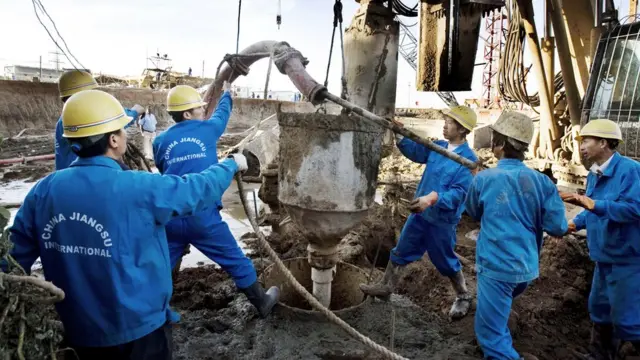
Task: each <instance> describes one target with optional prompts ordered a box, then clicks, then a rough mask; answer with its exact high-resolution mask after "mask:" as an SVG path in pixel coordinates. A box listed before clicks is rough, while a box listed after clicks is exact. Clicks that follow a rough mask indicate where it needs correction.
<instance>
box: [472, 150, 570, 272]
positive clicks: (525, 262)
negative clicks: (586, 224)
mask: <svg viewBox="0 0 640 360" xmlns="http://www.w3.org/2000/svg"><path fill="white" fill-rule="evenodd" d="M465 204H466V207H465V209H466V211H467V213H468V214H469V215H470V216H471V217H473V218H474V219H476V220H478V221H480V235H479V236H478V242H477V244H476V270H477V272H478V274H481V275H485V276H488V277H490V278H492V279H495V280H499V281H507V282H512V283H521V282H528V281H531V280H534V279H536V278H537V277H538V276H539V273H540V271H539V258H540V250H541V248H542V241H543V232H545V231H546V232H547V233H548V234H550V235H552V236H562V235H564V234H565V233H566V232H567V228H568V224H567V220H566V218H565V207H564V203H563V202H562V199H561V198H560V195H559V194H558V190H557V189H556V186H555V184H554V183H553V182H552V181H551V180H550V179H549V178H548V177H547V176H546V175H544V174H542V173H539V172H537V171H535V170H532V169H529V168H528V167H526V165H525V164H524V163H523V162H522V161H520V160H516V159H502V160H500V161H498V166H497V167H495V168H493V169H488V170H484V171H481V172H480V173H478V175H476V177H475V179H474V180H473V183H472V184H471V188H470V189H469V194H468V195H467V199H466V201H465Z"/></svg>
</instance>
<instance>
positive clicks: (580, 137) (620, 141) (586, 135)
mask: <svg viewBox="0 0 640 360" xmlns="http://www.w3.org/2000/svg"><path fill="white" fill-rule="evenodd" d="M586 137H592V138H598V139H609V140H616V141H618V142H619V143H623V142H624V141H622V139H615V138H609V137H602V136H598V135H592V134H584V135H580V134H578V135H576V140H578V141H582V139H584V138H586Z"/></svg>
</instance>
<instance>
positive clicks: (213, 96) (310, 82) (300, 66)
mask: <svg viewBox="0 0 640 360" xmlns="http://www.w3.org/2000/svg"><path fill="white" fill-rule="evenodd" d="M265 53H271V54H272V57H273V62H274V64H275V65H276V67H277V68H278V70H279V71H280V72H281V73H283V74H286V75H287V76H288V77H289V79H291V81H292V82H293V84H294V85H295V87H296V88H297V89H298V90H299V91H300V92H301V93H302V94H304V95H305V96H306V97H307V98H308V99H309V101H311V103H312V104H314V105H318V104H321V103H322V102H323V101H324V100H325V99H326V100H329V101H331V102H334V103H336V104H338V105H340V106H342V107H344V108H345V109H347V110H350V111H351V112H353V113H355V114H357V115H360V116H362V117H363V118H364V119H366V120H369V121H373V122H375V123H377V124H378V125H380V126H382V127H385V128H387V129H390V130H392V131H393V132H395V133H398V134H401V135H403V136H405V137H407V138H409V139H411V140H413V141H415V142H417V143H418V144H421V145H424V146H426V147H427V148H429V149H431V150H433V151H435V152H437V153H439V154H441V155H442V156H445V157H447V158H449V159H451V160H453V161H455V162H457V163H460V164H462V165H464V166H466V167H468V168H469V169H475V168H476V167H477V166H478V165H477V164H476V163H474V162H473V161H471V160H469V159H466V158H463V157H461V156H460V155H458V154H456V153H453V152H451V151H448V150H447V149H445V148H443V147H441V146H438V145H436V144H434V143H433V142H432V141H429V140H427V139H424V138H421V137H420V136H418V135H416V134H415V133H413V132H411V131H409V130H407V129H405V128H402V127H400V126H398V125H396V124H394V123H393V122H391V121H389V120H387V119H385V118H383V117H380V116H378V115H375V114H374V113H372V112H369V111H367V110H365V109H363V108H361V107H358V106H356V105H354V104H352V103H350V102H348V101H346V100H344V99H342V98H340V97H339V96H335V95H333V94H331V93H330V92H329V91H327V88H326V87H324V86H323V85H321V84H319V83H318V82H317V81H315V80H314V79H313V78H312V77H311V75H309V73H307V70H306V69H305V66H306V65H307V63H308V61H307V59H306V58H305V57H304V56H302V54H301V53H300V52H299V51H298V50H296V49H294V48H292V47H291V46H289V44H288V43H286V42H275V41H261V42H258V43H255V44H253V45H251V46H249V47H248V48H246V49H244V50H242V52H241V54H242V55H243V57H242V63H243V65H244V66H246V67H247V68H248V67H249V66H250V65H251V64H253V63H254V62H256V61H258V60H260V59H262V58H265V57H266V56H265ZM251 54H256V56H255V57H245V56H246V55H251ZM239 75H240V74H239V73H238V72H237V71H233V70H232V69H231V67H230V66H229V65H227V66H225V67H224V68H222V70H221V71H220V73H219V74H218V76H217V77H216V79H215V80H214V81H213V83H212V84H211V85H210V86H209V89H207V92H206V94H205V101H207V103H208V104H207V113H206V116H207V117H209V116H211V113H212V112H213V109H214V108H215V106H216V104H217V101H218V98H219V97H220V94H221V91H222V84H223V82H224V81H225V80H227V81H229V82H233V81H234V80H235V79H236V78H237V77H238V76H239Z"/></svg>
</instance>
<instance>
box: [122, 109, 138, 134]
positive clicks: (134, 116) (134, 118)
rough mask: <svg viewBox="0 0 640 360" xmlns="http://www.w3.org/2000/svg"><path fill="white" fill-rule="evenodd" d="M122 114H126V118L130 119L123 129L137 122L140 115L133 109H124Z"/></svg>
mask: <svg viewBox="0 0 640 360" xmlns="http://www.w3.org/2000/svg"><path fill="white" fill-rule="evenodd" d="M124 112H125V113H126V114H127V116H129V117H131V118H132V119H131V121H129V123H128V124H127V125H125V126H124V128H125V129H126V128H128V127H129V126H131V125H133V124H135V123H136V122H137V120H138V116H140V114H139V113H138V112H137V111H135V110H133V109H124Z"/></svg>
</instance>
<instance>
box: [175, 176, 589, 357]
mask: <svg viewBox="0 0 640 360" xmlns="http://www.w3.org/2000/svg"><path fill="white" fill-rule="evenodd" d="M414 188H415V187H413V188H412V187H407V188H403V189H400V190H397V189H396V190H395V191H394V192H393V194H394V195H393V196H402V197H405V198H406V197H408V196H411V195H412V192H413V191H414ZM390 198H391V196H386V197H385V199H384V200H385V205H383V206H377V207H374V208H373V209H372V210H371V213H370V216H369V218H368V219H367V220H366V222H365V223H364V224H363V226H361V227H359V228H357V229H355V230H354V231H353V232H352V233H351V234H350V235H349V236H347V237H346V238H345V239H343V241H342V242H341V244H340V246H341V253H340V260H341V261H345V262H348V263H351V264H354V265H358V266H360V267H361V268H362V269H364V270H365V271H366V272H367V273H368V272H369V270H370V266H371V263H372V261H373V259H372V255H371V252H372V250H371V249H372V248H373V249H374V250H373V252H374V253H375V249H376V248H377V246H378V245H379V244H380V243H381V242H380V240H381V239H382V246H381V249H382V250H381V252H380V254H379V259H378V261H377V262H376V264H377V265H378V267H379V268H378V269H377V271H376V272H375V275H374V277H375V278H377V277H379V276H380V275H381V271H383V270H384V265H385V264H386V262H387V260H388V257H389V255H388V254H389V250H390V248H391V247H392V246H393V245H394V244H395V239H396V236H397V234H398V233H399V232H400V230H401V228H402V224H403V222H404V220H405V216H406V215H407V214H408V211H407V209H406V206H404V205H403V204H404V202H402V201H399V202H398V204H399V205H397V206H396V209H395V210H394V209H393V208H392V207H391V206H390V205H389V201H390ZM477 229H478V224H477V223H476V222H475V221H473V220H472V219H470V218H469V217H466V216H464V217H463V220H462V221H461V223H460V225H459V227H458V245H457V248H456V252H457V253H458V254H459V255H460V256H461V258H462V262H463V264H464V272H465V276H466V278H467V284H468V286H469V289H470V290H471V292H472V293H473V294H474V295H475V293H476V274H475V272H474V259H475V240H474V237H473V236H472V235H468V234H469V233H470V232H471V233H473V232H474V230H477ZM380 233H385V234H386V235H385V236H382V237H376V236H375V234H380ZM300 236H301V235H300V233H298V232H297V231H295V230H294V231H291V232H287V233H286V234H285V235H282V236H281V235H278V234H271V235H270V236H269V239H268V240H269V242H270V243H271V245H272V246H273V248H274V249H275V250H276V251H277V252H278V253H279V254H281V257H282V258H292V257H299V256H305V254H306V250H305V248H306V242H305V241H304V239H302V240H301V241H300V239H301V238H300ZM252 237H253V236H252V234H247V235H246V236H245V240H246V241H248V246H249V247H252V246H256V243H255V242H253V243H252V242H251V238H252ZM344 249H349V251H347V252H345V251H344ZM254 256H255V258H254V261H255V262H256V268H257V269H258V271H259V272H261V271H262V270H263V269H264V268H265V266H267V265H268V264H269V261H265V260H264V259H261V258H259V252H258V251H257V250H256V251H255V252H254ZM540 267H541V276H540V278H539V279H537V280H535V281H534V282H533V283H532V284H531V285H530V287H529V288H528V289H527V290H526V292H525V293H524V294H523V295H521V296H520V297H518V298H517V299H516V300H515V301H514V306H513V310H512V315H511V319H510V323H509V326H510V329H511V331H512V334H513V338H514V344H515V347H516V349H517V350H518V351H519V352H520V353H529V354H533V355H535V356H536V357H537V358H538V359H548V360H551V359H559V360H563V359H567V360H568V359H575V358H576V357H575V353H584V352H586V347H587V344H588V338H589V329H590V322H589V316H588V313H587V298H588V293H589V289H590V281H591V276H592V271H593V264H592V262H591V261H590V260H589V258H588V253H587V248H586V243H585V239H584V238H582V237H576V236H566V237H564V238H562V239H555V238H547V239H546V240H545V244H544V247H543V252H542V255H541V263H540ZM194 289H195V290H194ZM398 293H399V294H398V295H394V296H393V297H392V298H391V301H390V302H388V303H387V302H382V301H378V300H375V301H370V302H367V303H364V304H363V305H362V306H360V307H358V308H357V309H356V310H353V311H351V312H348V313H346V314H341V315H340V316H341V317H342V318H343V319H344V320H345V321H347V323H349V324H350V325H352V326H353V327H355V328H356V329H358V330H359V331H360V332H362V333H363V334H365V335H367V336H370V337H371V338H372V339H374V340H375V341H377V342H378V343H380V344H383V345H385V346H387V347H388V346H390V340H391V339H390V337H391V332H392V329H395V334H394V336H393V338H394V340H393V348H394V350H395V351H397V352H398V353H399V354H401V355H403V356H406V357H408V358H412V359H425V358H433V359H479V358H481V357H482V352H481V350H480V348H479V347H478V345H477V342H476V340H475V334H474V328H473V317H474V314H475V304H474V306H473V307H472V309H471V311H470V313H469V315H468V316H467V317H466V318H464V319H462V320H460V321H455V322H451V321H450V320H449V318H448V311H449V308H450V306H451V302H452V301H453V299H454V292H453V290H452V289H451V285H450V283H449V280H448V279H446V278H444V277H442V276H441V275H440V274H439V273H438V272H437V270H436V269H435V267H434V266H433V265H432V264H431V262H430V261H429V258H428V256H427V255H425V256H424V257H423V259H421V260H420V261H418V262H416V263H413V264H411V265H409V266H408V267H407V269H406V271H405V272H404V274H403V275H402V276H401V279H400V282H399V286H398ZM174 305H175V306H176V308H177V309H178V310H179V311H180V312H181V313H182V314H183V319H182V323H181V324H179V325H176V331H175V333H174V334H175V340H176V354H177V355H176V356H177V357H176V358H178V359H187V358H190V359H214V358H215V359H253V358H257V359H378V358H381V357H380V356H379V355H378V354H376V353H375V352H373V351H372V350H370V349H368V348H366V347H365V346H364V345H362V344H360V343H359V342H356V341H355V340H353V339H351V338H349V336H348V335H347V334H346V333H344V332H343V331H342V330H341V329H339V328H338V327H337V326H335V325H333V324H331V323H329V322H328V321H326V320H324V319H323V318H322V317H321V316H307V317H301V316H300V314H296V313H293V312H292V311H291V310H288V309H286V308H283V307H278V308H277V310H276V311H275V313H274V314H273V316H271V317H269V318H267V319H264V320H263V319H259V318H258V317H257V314H256V312H255V311H254V310H253V309H252V307H251V305H249V303H248V302H247V300H246V299H245V297H244V295H242V294H239V293H238V292H237V291H236V290H235V289H234V285H233V283H232V281H231V280H230V279H228V277H227V275H226V274H224V273H223V272H221V270H217V269H214V268H211V267H209V268H200V269H186V270H184V271H182V273H181V275H180V278H179V279H178V283H177V285H176V290H175V295H174ZM394 314H395V315H394ZM394 316H395V318H394ZM392 324H395V327H394V326H392Z"/></svg>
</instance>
